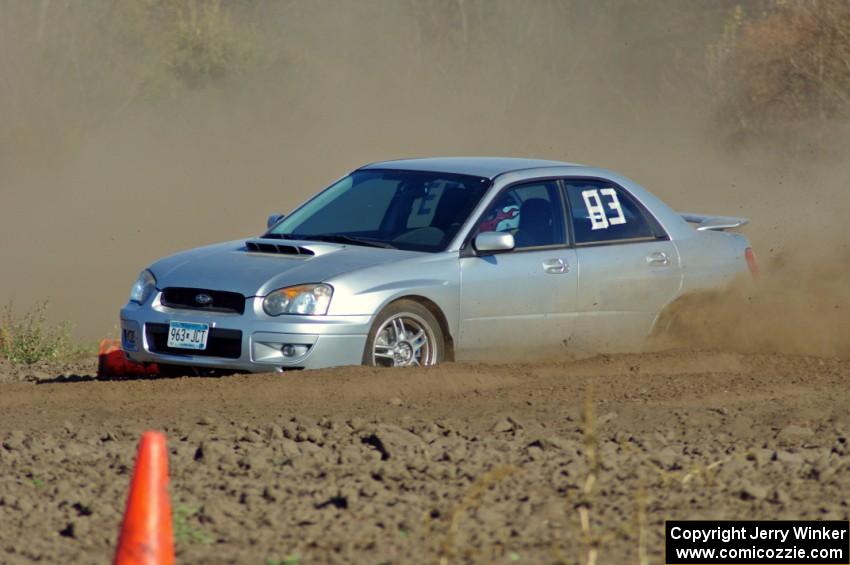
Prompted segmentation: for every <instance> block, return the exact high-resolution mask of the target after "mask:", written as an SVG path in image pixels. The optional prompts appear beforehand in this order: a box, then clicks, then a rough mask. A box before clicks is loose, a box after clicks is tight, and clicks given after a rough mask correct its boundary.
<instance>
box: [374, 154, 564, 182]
mask: <svg viewBox="0 0 850 565" xmlns="http://www.w3.org/2000/svg"><path fill="white" fill-rule="evenodd" d="M577 166H579V165H576V164H575V163H565V162H563V161H548V160H545V159H522V158H516V157H429V158H425V159H399V160H395V161H380V162H378V163H371V164H369V165H365V166H363V167H360V169H358V170H361V171H362V170H369V169H395V170H404V171H426V172H433V173H453V174H458V175H473V176H477V177H486V178H489V179H493V178H495V177H497V176H499V175H502V174H505V173H510V172H513V171H522V170H528V169H541V168H546V167H577Z"/></svg>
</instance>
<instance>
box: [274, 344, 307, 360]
mask: <svg viewBox="0 0 850 565" xmlns="http://www.w3.org/2000/svg"><path fill="white" fill-rule="evenodd" d="M308 349H309V347H308V346H306V345H292V344H291V343H287V344H286V345H284V346H283V347H281V348H280V351H281V352H282V353H283V356H284V357H301V356H302V355H306V354H307V350H308Z"/></svg>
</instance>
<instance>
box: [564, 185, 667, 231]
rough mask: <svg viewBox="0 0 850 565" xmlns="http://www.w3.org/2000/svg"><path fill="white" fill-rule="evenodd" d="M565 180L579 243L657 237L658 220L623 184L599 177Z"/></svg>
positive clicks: (574, 228)
mask: <svg viewBox="0 0 850 565" xmlns="http://www.w3.org/2000/svg"><path fill="white" fill-rule="evenodd" d="M565 182H566V186H567V196H568V198H569V200H570V209H571V213H572V221H573V230H574V231H575V239H576V244H579V245H581V244H583V243H607V242H617V241H628V240H633V239H647V238H651V239H654V238H655V237H656V233H657V232H656V229H655V222H654V221H652V220H650V219H649V218H648V217H647V215H646V214H645V213H644V211H643V209H642V208H641V206H640V205H639V204H638V203H637V202H636V201H635V200H634V198H633V197H632V196H631V195H630V194H628V193H627V192H626V191H624V190H623V189H621V188H620V187H618V186H614V185H612V184H610V183H605V182H603V181H596V180H575V179H567V180H566V181H565Z"/></svg>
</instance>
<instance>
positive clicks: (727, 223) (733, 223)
mask: <svg viewBox="0 0 850 565" xmlns="http://www.w3.org/2000/svg"><path fill="white" fill-rule="evenodd" d="M680 215H681V216H682V218H684V219H685V221H686V222H688V223H689V224H696V230H697V231H706V230H732V229H735V228H740V227H741V226H743V225H746V224H748V223H750V220H748V219H747V218H736V217H734V216H704V215H702V214H680Z"/></svg>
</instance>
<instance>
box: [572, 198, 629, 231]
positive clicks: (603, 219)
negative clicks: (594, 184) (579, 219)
mask: <svg viewBox="0 0 850 565" xmlns="http://www.w3.org/2000/svg"><path fill="white" fill-rule="evenodd" d="M600 194H601V195H602V196H607V197H609V198H610V199H611V201H610V202H608V208H609V209H611V210H613V211H614V212H616V215H615V216H614V217H613V218H609V217H608V213H607V212H606V210H605V206H604V204H603V203H602V196H600ZM581 197H582V198H583V199H584V205H585V206H586V207H587V213H588V214H589V216H590V224H591V226H590V229H592V230H604V229H608V227H609V226H619V225H621V224H625V223H626V216H625V215H623V207H622V206H620V199H619V198H617V191H616V190H614V189H613V188H603V189H602V190H598V189H596V188H594V189H592V190H583V191H582V193H581Z"/></svg>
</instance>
